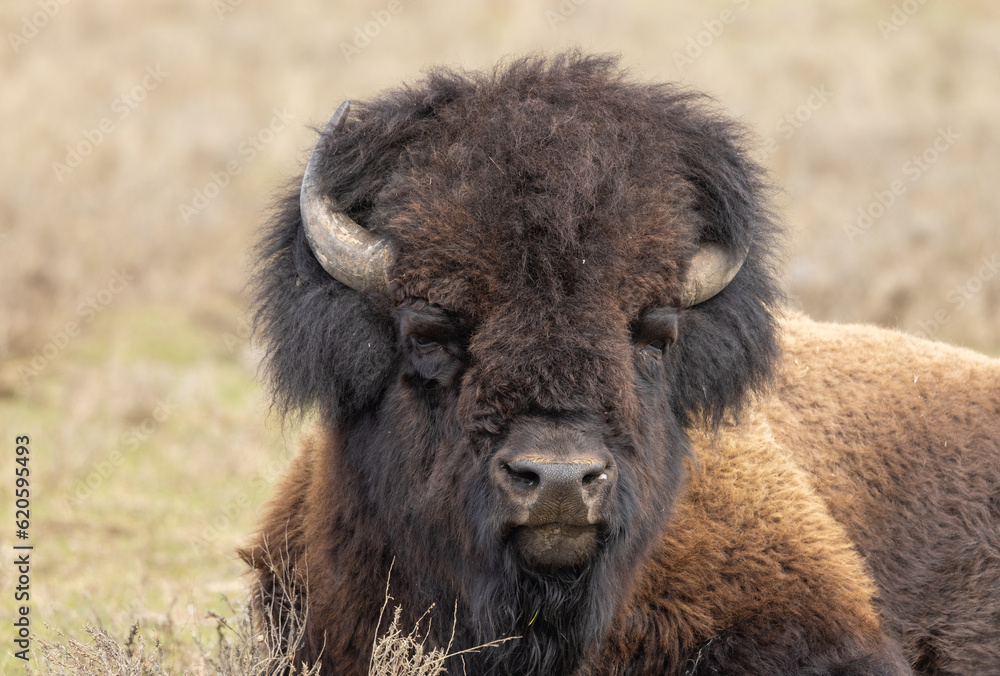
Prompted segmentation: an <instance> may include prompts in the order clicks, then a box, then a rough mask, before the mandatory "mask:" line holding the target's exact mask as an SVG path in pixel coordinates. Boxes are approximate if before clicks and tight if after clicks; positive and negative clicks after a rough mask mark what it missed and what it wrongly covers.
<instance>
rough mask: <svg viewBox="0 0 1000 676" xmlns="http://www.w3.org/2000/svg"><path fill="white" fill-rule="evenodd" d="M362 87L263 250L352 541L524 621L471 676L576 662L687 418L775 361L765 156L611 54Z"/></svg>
mask: <svg viewBox="0 0 1000 676" xmlns="http://www.w3.org/2000/svg"><path fill="white" fill-rule="evenodd" d="M348 108H349V106H347V105H345V106H342V107H341V109H340V110H338V111H337V113H336V114H335V115H334V117H333V119H332V120H331V121H330V124H329V125H328V126H327V128H326V130H325V131H324V132H323V134H322V136H321V137H320V140H319V143H318V144H317V146H316V149H315V151H314V152H313V156H312V158H311V159H310V162H309V165H308V168H307V171H306V175H305V177H304V179H303V181H302V184H301V190H300V191H299V192H298V194H296V195H294V196H290V198H289V199H288V200H287V202H286V204H285V207H284V209H283V210H282V211H281V212H280V213H279V214H278V215H277V216H276V218H275V219H274V220H273V223H272V228H271V230H270V232H269V234H268V236H267V238H266V239H265V241H264V243H263V245H262V249H261V253H262V266H261V268H260V271H259V275H258V287H257V288H258V296H257V298H258V313H257V324H258V328H259V330H260V331H261V333H262V334H263V337H264V338H265V340H266V343H267V345H268V369H269V371H268V372H269V377H270V381H271V384H272V386H273V389H274V392H275V395H276V400H277V401H278V402H279V404H280V405H282V406H284V407H285V408H286V410H287V409H292V408H299V409H304V408H309V407H312V406H315V407H316V408H317V409H318V412H319V415H320V418H321V421H322V424H323V425H324V426H325V427H326V428H327V429H328V431H329V438H330V439H332V440H333V439H335V441H331V442H330V444H329V448H328V449H327V450H326V451H325V452H327V453H329V454H331V456H332V462H333V464H334V465H335V466H336V468H337V471H336V472H335V473H334V475H332V476H331V477H330V478H329V485H328V486H325V487H324V488H323V489H322V490H325V491H327V492H329V493H331V494H332V493H336V494H337V495H338V500H337V501H336V502H337V504H338V505H342V506H344V505H346V506H347V507H341V508H340V509H349V510H350V513H351V514H352V517H351V518H352V520H353V521H352V528H351V534H350V536H349V538H348V536H346V535H344V536H338V542H341V543H343V542H346V539H351V538H353V539H352V540H351V542H350V543H349V548H351V550H352V551H353V552H358V551H364V552H368V553H369V555H370V556H371V557H372V558H373V560H374V561H376V562H377V563H373V564H372V565H373V567H374V568H378V570H379V571H380V574H384V572H385V571H384V570H383V569H382V568H379V566H383V567H384V565H385V564H386V563H387V562H388V561H390V560H392V559H393V558H395V559H396V560H397V561H398V564H397V566H398V567H397V569H396V570H397V571H401V572H394V573H393V579H394V586H393V591H394V595H395V596H396V598H397V599H398V600H400V601H401V602H402V604H403V605H404V607H407V608H408V609H410V610H412V611H420V610H422V609H424V608H426V607H427V606H428V605H430V604H431V603H437V604H438V606H439V607H443V608H450V607H451V604H452V603H455V602H456V600H457V603H458V613H459V615H458V629H457V632H458V633H457V637H456V641H457V644H458V645H464V646H468V645H474V644H476V643H478V642H483V641H489V640H493V639H496V638H500V637H503V636H519V637H521V638H520V639H518V640H516V641H511V642H509V643H506V644H504V646H503V647H502V648H500V649H497V650H494V651H492V652H489V653H488V654H487V653H484V654H483V655H482V656H480V657H479V658H478V659H482V660H483V661H482V663H480V664H478V665H476V666H475V668H473V673H564V672H569V671H570V670H571V669H572V668H573V667H574V665H575V664H577V663H578V661H579V659H580V658H581V656H582V655H583V654H584V653H585V652H586V651H587V650H589V649H592V648H594V646H596V645H598V644H599V642H600V639H601V637H602V636H603V633H604V632H605V631H606V629H607V627H608V625H609V622H610V620H611V618H612V617H613V615H614V613H615V611H616V610H617V609H618V608H619V606H620V604H621V602H622V601H623V600H624V599H625V598H626V597H627V595H628V592H629V586H630V583H631V581H632V580H633V579H634V578H635V576H636V574H637V570H638V568H639V566H640V564H641V562H642V560H643V557H644V556H646V555H647V554H648V552H649V550H650V548H651V547H652V546H653V545H654V544H655V543H656V542H657V541H658V539H659V537H660V536H661V534H662V533H663V532H664V529H665V528H666V527H668V526H667V524H668V519H669V515H670V510H671V505H672V503H673V500H674V497H675V496H676V494H677V492H678V489H679V487H680V486H681V485H682V482H683V468H682V463H681V461H682V459H683V458H684V456H685V454H686V453H687V449H688V443H687V437H686V434H685V428H686V427H688V426H690V425H692V424H695V423H698V424H708V425H714V424H717V423H718V422H719V421H721V420H722V419H724V418H725V417H726V416H727V415H731V414H736V413H737V412H738V410H739V407H740V405H741V403H742V402H743V401H744V400H745V398H746V397H747V396H748V394H749V393H750V392H751V391H752V390H754V389H755V388H759V387H760V386H762V385H763V384H764V383H766V381H767V379H768V377H769V374H770V371H771V367H772V364H773V362H774V360H775V357H776V346H775V339H774V331H775V327H774V322H773V319H772V317H771V314H770V312H769V308H770V307H772V306H773V304H774V303H775V301H776V295H777V292H776V290H775V285H774V281H773V278H772V274H771V268H770V263H771V250H772V240H773V238H774V233H775V226H774V224H773V222H772V220H771V219H770V217H769V214H768V212H767V210H766V207H765V206H764V205H763V203H762V201H761V193H762V191H763V188H764V183H763V180H762V176H761V173H760V171H759V169H758V167H757V166H755V165H754V164H752V163H751V162H750V161H748V160H747V159H746V157H745V156H744V155H743V154H742V153H741V151H740V149H739V145H740V142H741V139H740V137H739V132H738V130H737V129H736V128H735V127H734V126H733V125H732V123H730V122H728V121H727V120H725V119H723V118H721V117H719V116H718V115H716V114H715V113H713V112H712V111H711V110H710V109H709V108H708V107H707V106H706V104H705V102H704V100H703V99H702V98H700V97H699V96H697V95H695V94H693V93H689V92H686V91H683V90H681V89H678V88H676V87H672V86H668V85H651V84H640V83H635V82H633V81H631V80H629V79H628V78H627V77H626V75H625V74H624V73H623V72H622V71H621V70H620V69H619V68H618V66H617V64H616V62H615V60H614V59H611V58H603V57H601V58H595V57H581V56H578V55H569V56H563V57H557V58H553V59H542V58H529V59H523V60H519V61H515V62H512V63H510V64H508V65H507V66H505V67H502V68H498V69H497V70H496V71H493V72H488V73H472V74H468V73H456V72H451V71H435V72H433V73H432V74H431V75H430V76H429V77H428V78H427V79H426V80H425V81H424V82H423V83H421V84H420V85H419V86H412V87H405V88H402V89H399V90H396V91H393V92H390V93H388V94H385V95H383V96H381V97H380V98H378V99H375V100H373V101H371V102H368V103H362V104H359V105H356V106H355V109H354V110H353V111H351V112H350V113H349V112H348ZM345 538H346V539H345ZM362 542H363V543H364V544H363V545H362V544H359V543H362ZM317 546H323V545H322V543H318V545H317ZM338 546H342V547H348V545H347V544H340V545H338ZM328 547H329V548H332V547H334V545H333V543H328ZM345 555H346V554H345ZM361 583H362V582H361V581H358V584H361ZM439 624H443V625H445V626H444V627H443V628H442V631H443V632H445V634H446V630H447V629H448V628H449V626H450V625H449V623H439ZM445 638H447V636H446V635H445ZM470 659H473V660H474V659H477V658H475V657H473V658H467V659H466V662H467V663H468V662H469V661H470Z"/></svg>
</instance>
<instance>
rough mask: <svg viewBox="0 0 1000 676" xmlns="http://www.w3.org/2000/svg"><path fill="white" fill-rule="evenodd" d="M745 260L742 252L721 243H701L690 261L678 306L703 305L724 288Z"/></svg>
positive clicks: (745, 256) (744, 254)
mask: <svg viewBox="0 0 1000 676" xmlns="http://www.w3.org/2000/svg"><path fill="white" fill-rule="evenodd" d="M746 258H747V255H746V252H744V253H743V254H742V255H740V254H736V253H734V252H733V251H732V250H730V249H727V248H726V247H724V246H722V245H721V244H716V243H715V242H702V244H701V248H700V249H699V250H698V253H696V254H695V255H694V258H692V259H691V267H690V268H689V269H688V276H687V281H686V282H685V283H684V291H683V292H682V293H681V307H691V306H692V305H697V304H698V303H704V302H705V301H706V300H708V299H709V298H711V297H712V296H714V295H716V294H717V293H719V292H720V291H722V290H723V289H724V288H726V285H727V284H729V282H731V281H733V277H735V276H736V273H737V272H739V271H740V268H741V267H743V261H745V260H746Z"/></svg>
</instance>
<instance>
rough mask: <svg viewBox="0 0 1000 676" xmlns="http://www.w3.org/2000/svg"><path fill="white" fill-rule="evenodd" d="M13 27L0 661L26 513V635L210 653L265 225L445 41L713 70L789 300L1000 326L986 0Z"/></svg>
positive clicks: (999, 181) (287, 435) (223, 4)
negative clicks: (357, 117) (18, 448)
mask: <svg viewBox="0 0 1000 676" xmlns="http://www.w3.org/2000/svg"><path fill="white" fill-rule="evenodd" d="M0 25H2V26H3V29H4V33H5V38H4V44H3V45H2V46H0V73H2V75H0V77H2V80H0V82H2V89H0V111H2V116H3V120H4V125H3V130H2V132H0V179H2V180H0V261H2V262H0V288H2V292H0V412H2V415H0V430H2V436H0V439H2V440H3V441H2V443H3V444H4V445H5V447H4V449H3V461H2V463H0V468H2V472H0V474H2V476H3V477H4V478H3V479H2V480H0V505H2V507H0V514H3V515H4V519H3V527H2V528H0V549H2V552H3V557H2V558H3V561H4V563H3V565H0V580H2V589H3V591H2V598H0V619H2V620H3V622H2V626H3V627H4V628H3V629H2V631H0V645H2V646H3V651H2V653H0V672H3V673H18V672H19V671H20V670H21V669H22V668H23V667H22V666H21V665H22V664H23V663H22V661H21V660H19V659H17V658H16V657H14V656H13V655H12V654H11V653H13V652H15V650H16V647H15V644H14V643H13V642H12V641H13V639H14V638H15V636H14V629H13V628H12V625H11V622H10V620H11V619H12V618H14V617H16V615H15V614H16V613H17V612H18V611H17V608H18V607H19V606H20V605H21V604H20V603H19V602H15V600H14V588H15V587H16V585H17V581H18V573H17V571H16V570H15V568H14V567H13V566H12V565H11V563H10V561H11V560H12V554H11V552H12V551H13V549H12V547H13V546H14V545H16V544H19V543H21V544H23V543H24V542H28V543H30V544H32V545H34V549H33V550H31V567H30V596H31V598H30V609H31V610H30V618H31V629H32V631H33V632H34V635H35V638H36V639H42V640H47V641H50V642H52V641H55V642H57V643H58V642H65V641H66V640H68V639H78V640H81V641H84V642H86V641H89V638H88V635H87V634H86V633H85V632H84V629H83V628H84V626H85V625H98V626H103V627H104V628H106V629H107V631H108V633H109V635H110V636H112V637H114V638H116V639H118V640H125V639H126V637H127V636H128V634H129V628H130V627H131V626H132V625H133V624H134V623H138V625H139V632H140V634H141V636H142V637H143V638H144V639H145V642H146V650H147V652H149V653H150V654H153V653H155V654H158V655H161V657H159V658H158V659H161V661H162V664H163V666H164V669H166V670H167V671H168V672H169V673H182V672H184V671H185V670H186V669H190V671H189V673H216V671H215V670H216V667H215V666H213V665H212V664H211V663H208V662H206V658H205V654H206V651H207V654H209V655H211V654H214V653H213V652H212V651H214V650H215V649H216V648H215V647H213V646H215V642H217V641H218V638H217V636H216V628H217V626H218V621H217V619H216V618H214V617H212V613H217V614H222V615H231V614H232V611H231V609H230V608H229V606H228V605H227V603H226V598H228V599H230V600H232V601H233V602H234V603H236V604H238V603H239V601H240V600H241V599H242V598H244V596H245V590H244V584H245V580H244V579H243V577H242V573H243V566H242V564H241V563H240V562H239V561H238V560H237V558H236V556H235V553H234V551H235V548H236V547H237V546H238V545H239V544H240V543H241V542H243V541H245V540H246V539H247V537H248V534H249V533H250V532H251V531H252V529H253V526H254V523H255V520H256V518H257V515H258V513H259V510H260V507H261V505H262V503H263V502H264V500H265V499H266V497H267V495H268V493H269V490H270V487H271V486H272V485H273V483H274V481H275V479H276V477H277V476H279V475H280V472H281V471H282V468H283V467H284V465H285V463H286V462H287V460H288V458H289V456H290V454H291V453H293V452H294V450H295V447H296V438H297V436H298V427H297V426H296V425H286V426H283V425H282V422H281V420H278V419H276V418H274V417H273V416H269V415H268V409H267V406H268V404H267V400H266V393H265V392H263V391H262V390H261V388H260V387H259V385H258V384H257V383H256V381H255V371H256V366H257V360H256V357H255V351H254V350H253V348H252V346H251V345H250V343H249V342H248V340H247V326H246V322H245V320H244V311H245V307H246V294H245V290H244V285H245V282H246V278H247V261H248V254H247V250H248V247H249V246H250V245H251V244H252V243H253V241H254V238H255V233H256V231H257V229H258V227H259V226H260V224H261V222H262V220H263V218H264V214H265V212H266V209H267V206H268V204H269V202H270V201H271V200H272V196H273V194H274V192H275V191H276V190H277V189H279V188H280V187H281V186H283V185H285V184H286V183H287V182H288V181H291V180H293V179H294V178H295V177H296V176H297V174H298V172H299V171H300V170H301V167H302V163H303V161H304V159H305V158H306V157H307V155H308V152H309V150H310V149H311V147H312V144H313V142H314V141H315V138H316V132H315V131H314V128H315V127H316V126H317V125H322V124H323V123H324V122H325V120H326V118H327V117H328V116H329V115H330V113H331V112H332V111H333V110H334V108H335V107H336V106H337V105H338V104H339V103H340V102H341V101H342V100H343V99H345V98H355V99H363V98H365V97H367V96H370V95H371V94H373V93H374V92H376V91H378V90H379V89H381V88H384V87H387V86H392V85H394V84H397V83H400V82H403V81H409V80H414V79H416V78H418V77H420V74H421V72H422V70H423V69H425V68H426V67H427V66H429V65H432V64H449V65H456V66H461V67H466V68H479V67H485V66H489V65H490V64H492V63H494V62H495V61H496V60H498V59H500V58H501V57H503V56H504V55H507V54H512V53H513V54H517V53H526V52H531V51H536V50H544V51H555V50H560V49H566V48H570V47H574V46H576V47H579V48H581V49H583V50H586V51H596V52H607V51H612V52H619V53H621V55H622V57H623V61H624V63H626V64H628V65H629V67H630V68H631V69H632V70H633V72H634V73H635V74H636V75H637V76H638V77H641V78H646V79H654V80H681V81H683V82H686V83H688V84H689V85H691V86H692V87H695V88H698V89H701V90H704V91H706V92H708V93H710V94H711V95H712V96H713V97H715V98H716V99H717V100H718V102H719V105H720V106H721V107H723V108H724V109H726V110H728V111H730V113H731V114H732V115H734V116H735V117H737V118H739V119H740V120H742V121H743V122H744V123H745V124H746V125H747V126H748V127H750V128H751V129H752V130H753V131H754V132H755V133H756V134H757V136H758V138H759V143H758V144H757V145H756V147H754V148H752V149H751V151H752V152H754V153H755V154H756V156H757V157H758V158H759V159H760V160H761V161H762V162H763V163H765V164H766V165H767V166H768V167H769V168H770V170H771V171H772V174H773V179H774V182H775V184H776V185H777V186H779V188H780V189H781V190H780V192H779V193H778V197H777V203H776V208H777V210H778V212H779V213H780V214H781V216H782V218H783V220H784V221H785V222H786V223H787V225H788V228H789V237H788V240H787V244H786V250H785V254H786V255H785V260H786V271H785V280H786V288H787V291H788V295H789V299H790V304H791V305H792V306H794V307H796V308H800V309H802V310H804V311H806V312H807V313H809V314H811V315H812V316H814V317H817V318H821V319H829V320H837V321H864V322H874V323H877V324H881V325H884V326H894V327H899V328H902V329H903V330H906V331H910V332H914V333H918V334H921V335H925V336H927V337H930V338H934V339H938V340H945V341H948V342H953V343H958V344H961V345H965V346H968V347H972V348H975V349H978V350H981V351H985V352H987V353H991V354H1000V265H998V263H997V261H998V256H1000V37H998V36H1000V6H998V5H997V4H996V3H995V2H991V1H989V0H982V1H980V2H976V1H972V0H970V1H956V2H947V3H945V2H922V1H920V0H906V1H905V2H903V1H902V0H897V1H896V2H895V3H893V2H890V1H888V0H887V1H886V2H880V3H870V2H861V1H857V2H838V3H803V2H793V1H792V0H772V1H769V0H732V1H730V0H721V1H716V2H686V3H678V2H675V3H663V2H652V1H648V2H639V1H631V2H611V1H610V0H549V1H546V2H531V1H529V0H517V1H515V2H507V3H487V2H461V3H460V2H457V1H455V2H447V3H431V2H427V1H426V0H425V1H423V2H417V1H415V0H391V2H390V1H388V0H385V1H383V0H372V1H369V2H364V3H347V2H319V1H317V0H309V1H306V2H297V3H281V2H277V0H172V1H167V0H162V1H160V2H135V3H124V2H115V1H112V0H88V1H86V2H83V1H78V2H71V1H70V0H16V1H15V0H11V1H7V2H4V3H3V4H2V5H0ZM18 435H28V436H29V437H30V444H29V448H30V454H29V455H30V470H31V475H30V480H31V497H30V500H31V507H30V510H31V511H30V527H29V529H28V531H29V533H30V537H29V539H28V540H25V541H22V540H18V539H17V537H16V534H15V514H14V511H15V510H14V507H15V496H14V488H15V486H14V468H15V467H16V465H15V462H14V458H15V445H16V444H15V437H17V436H18ZM60 633H61V634H63V635H65V636H62V637H60V635H59V634H60ZM222 634H225V632H224V631H223V632H222ZM222 634H220V635H222ZM195 637H200V638H199V640H202V641H203V643H205V646H206V647H204V648H201V649H199V648H198V647H197V644H196V640H195ZM157 639H159V640H161V641H162V642H163V645H162V647H161V648H160V649H159V651H160V652H159V653H157V652H156V651H157V649H156V648H155V647H154V646H155V642H156V641H157ZM133 643H134V641H133ZM32 645H33V648H37V646H38V643H37V641H35V642H34V643H33V644H32ZM33 659H34V660H36V661H33V662H32V663H31V664H33V665H35V667H34V668H35V669H36V670H37V671H39V672H42V673H45V672H47V671H48V670H50V669H55V668H56V667H55V666H53V664H52V663H51V662H49V663H46V662H44V661H42V662H38V661H37V660H40V659H41V655H40V653H38V652H37V651H36V652H35V653H34V657H33ZM136 673H138V672H136Z"/></svg>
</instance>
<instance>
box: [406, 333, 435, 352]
mask: <svg viewBox="0 0 1000 676" xmlns="http://www.w3.org/2000/svg"><path fill="white" fill-rule="evenodd" d="M410 340H411V342H412V343H413V349H415V350H416V351H417V352H419V353H420V354H430V353H431V352H434V351H435V350H440V349H441V343H439V342H437V341H436V340H432V339H430V338H428V337H427V336H410Z"/></svg>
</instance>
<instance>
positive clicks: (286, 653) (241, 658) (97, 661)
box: [36, 576, 512, 676]
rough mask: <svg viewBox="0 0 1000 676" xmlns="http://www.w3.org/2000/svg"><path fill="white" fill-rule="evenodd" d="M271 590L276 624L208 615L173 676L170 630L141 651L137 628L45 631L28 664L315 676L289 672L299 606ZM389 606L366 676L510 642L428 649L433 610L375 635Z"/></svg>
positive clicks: (407, 673)
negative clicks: (276, 600) (407, 626)
mask: <svg viewBox="0 0 1000 676" xmlns="http://www.w3.org/2000/svg"><path fill="white" fill-rule="evenodd" d="M279 584H280V585H281V586H282V587H283V589H284V597H283V598H284V599H285V601H284V602H283V608H284V610H286V611H287V612H282V613H281V618H282V619H281V621H280V623H278V624H277V625H272V624H268V623H266V622H263V621H262V618H261V616H260V615H259V614H258V613H256V612H254V611H253V610H252V609H251V607H249V606H246V607H244V608H242V609H240V608H239V607H237V606H236V605H234V604H232V603H230V602H229V600H228V599H226V604H227V606H228V608H229V610H230V611H231V612H230V613H229V614H228V615H227V616H223V615H219V614H218V613H215V612H209V613H208V616H209V617H210V618H211V619H212V620H214V622H215V637H214V640H212V641H210V642H208V641H205V640H204V639H203V638H202V637H200V636H198V635H197V634H195V635H194V636H193V637H192V639H193V642H194V644H195V645H196V646H197V655H192V656H191V659H193V661H192V662H191V663H190V664H188V665H187V666H184V665H176V664H175V665H174V669H175V671H169V670H168V669H166V668H165V667H164V662H165V659H164V646H165V645H168V646H169V645H176V644H178V643H180V642H181V641H180V640H179V637H178V636H177V633H178V630H177V629H176V628H173V627H170V628H168V629H167V630H166V631H163V630H162V629H161V630H159V631H155V632H154V633H153V637H152V639H151V645H149V644H148V643H147V638H146V636H145V635H144V633H143V631H142V630H141V629H140V625H139V623H134V624H132V625H131V626H130V627H129V630H128V633H127V635H126V636H125V637H124V638H123V639H118V638H116V637H114V636H112V635H111V633H110V632H109V631H108V630H106V629H104V628H103V627H94V626H86V627H84V628H83V630H84V632H85V633H86V635H87V636H88V639H87V640H79V639H76V638H73V637H70V636H67V635H66V634H64V633H63V632H61V631H59V630H53V634H54V636H55V638H54V639H53V640H43V641H39V643H38V648H37V651H36V652H37V656H36V664H37V665H38V669H39V671H40V672H41V673H43V674H50V675H51V676H169V675H170V674H171V673H178V672H177V671H176V669H177V668H178V666H179V667H180V668H182V669H183V672H182V673H184V674H197V675H198V676H320V667H319V665H307V664H296V663H295V659H294V657H295V652H296V650H297V649H298V648H299V646H300V644H301V642H302V641H303V640H304V636H305V634H304V629H305V626H306V618H307V616H308V602H307V599H306V598H305V597H304V596H302V595H301V594H300V592H299V591H298V590H297V589H296V587H295V584H294V583H293V582H292V581H290V580H289V579H288V578H287V577H283V576H282V577H280V579H279ZM392 601H393V599H392V597H391V596H390V595H389V584H388V581H387V582H386V591H385V603H384V604H383V605H382V611H381V614H380V616H379V622H378V625H377V627H376V632H375V633H376V637H374V640H373V642H372V656H371V661H370V663H369V669H368V673H369V676H441V675H442V674H445V673H447V670H446V669H445V663H446V662H447V661H448V660H449V659H451V658H453V657H460V656H462V655H465V654H469V653H474V652H478V651H480V650H483V649H488V648H491V647H495V646H497V645H500V644H501V643H504V642H505V641H508V640H512V639H501V640H497V641H492V642H490V643H486V644H484V645H481V646H478V647H475V648H470V649H467V650H461V651H454V652H452V650H451V646H452V642H451V641H449V642H448V645H446V646H443V647H428V646H427V644H426V636H427V633H428V632H429V629H430V626H429V625H428V626H427V627H426V629H424V628H422V627H421V623H422V622H423V620H424V619H425V618H428V617H429V615H430V611H431V609H432V608H433V607H432V608H428V609H427V612H426V613H425V614H424V616H423V617H421V618H420V620H418V621H417V623H416V624H415V625H414V626H413V628H412V629H411V630H410V631H409V632H406V631H405V630H404V629H403V628H402V627H401V626H400V615H401V613H402V608H401V607H400V606H395V607H394V609H393V610H392V621H391V622H390V623H389V626H388V628H387V629H386V631H385V632H384V633H381V632H380V629H381V625H382V619H383V618H384V616H385V612H386V610H387V609H388V608H389V607H390V605H391V604H392ZM456 621H457V617H453V619H452V637H454V629H455V626H456V625H455V622H456ZM428 622H429V620H428ZM463 667H464V664H463ZM463 671H464V669H463Z"/></svg>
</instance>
